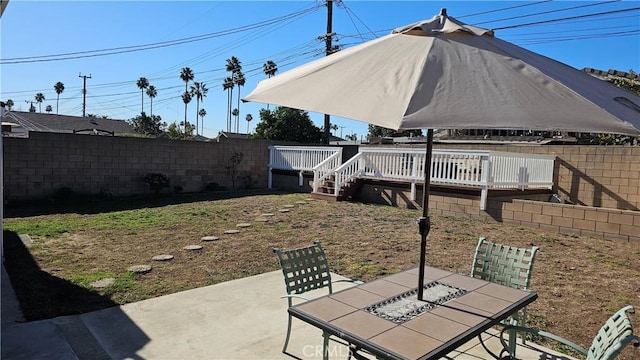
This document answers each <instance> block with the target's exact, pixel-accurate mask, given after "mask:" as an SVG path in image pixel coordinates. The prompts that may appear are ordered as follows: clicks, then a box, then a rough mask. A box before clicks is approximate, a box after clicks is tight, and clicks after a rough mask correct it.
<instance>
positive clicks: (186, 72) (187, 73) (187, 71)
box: [180, 67, 194, 129]
mask: <svg viewBox="0 0 640 360" xmlns="http://www.w3.org/2000/svg"><path fill="white" fill-rule="evenodd" d="M193 77H194V76H193V70H191V68H188V67H183V68H182V71H180V79H182V81H184V92H185V93H188V92H189V90H187V88H188V86H189V81H191V80H193ZM182 100H183V101H184V95H182ZM190 101H191V95H189V101H186V102H185V103H184V125H185V129H186V127H187V123H188V122H187V104H188V103H189V102H190Z"/></svg>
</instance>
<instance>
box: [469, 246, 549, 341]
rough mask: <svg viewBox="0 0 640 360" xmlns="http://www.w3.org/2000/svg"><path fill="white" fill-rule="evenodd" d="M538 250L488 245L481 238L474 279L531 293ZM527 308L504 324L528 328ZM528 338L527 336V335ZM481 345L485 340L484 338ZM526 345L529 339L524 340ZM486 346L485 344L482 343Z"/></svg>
mask: <svg viewBox="0 0 640 360" xmlns="http://www.w3.org/2000/svg"><path fill="white" fill-rule="evenodd" d="M537 252H538V247H537V246H532V247H531V248H520V247H515V246H509V245H503V244H498V243H494V242H491V241H487V239H486V238H484V237H481V238H480V239H479V240H478V245H477V246H476V252H475V255H474V256H473V265H472V267H471V276H472V277H475V278H479V279H482V280H487V281H491V282H494V283H497V284H500V285H504V286H508V287H512V288H516V289H521V290H527V289H529V283H530V282H531V272H532V270H533V261H534V259H535V256H536V253H537ZM526 320H527V308H526V307H525V308H523V309H522V310H521V311H519V312H518V313H516V314H514V315H512V316H511V318H510V319H508V320H506V321H503V324H507V323H508V324H511V325H519V326H523V327H524V326H526ZM523 335H524V334H523ZM480 340H481V342H482V339H481V338H480ZM522 343H523V344H525V337H524V336H522ZM482 344H483V346H484V343H482Z"/></svg>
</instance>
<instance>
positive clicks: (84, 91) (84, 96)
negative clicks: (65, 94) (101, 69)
mask: <svg viewBox="0 0 640 360" xmlns="http://www.w3.org/2000/svg"><path fill="white" fill-rule="evenodd" d="M78 77H81V78H83V79H84V85H83V87H82V117H85V110H86V108H87V79H91V74H89V76H87V75H82V73H80V74H78Z"/></svg>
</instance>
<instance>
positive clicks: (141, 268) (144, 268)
mask: <svg viewBox="0 0 640 360" xmlns="http://www.w3.org/2000/svg"><path fill="white" fill-rule="evenodd" d="M129 271H131V272H134V273H136V274H144V273H148V272H149V271H151V265H133V266H129Z"/></svg>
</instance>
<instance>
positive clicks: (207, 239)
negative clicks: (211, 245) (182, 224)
mask: <svg viewBox="0 0 640 360" xmlns="http://www.w3.org/2000/svg"><path fill="white" fill-rule="evenodd" d="M200 240H202V241H216V240H220V238H219V237H217V236H203V237H201V238H200Z"/></svg>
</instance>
